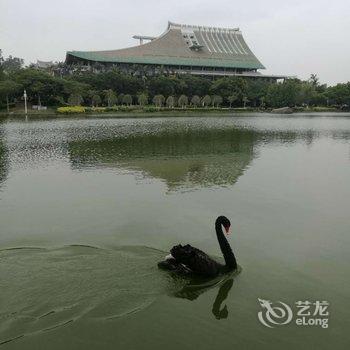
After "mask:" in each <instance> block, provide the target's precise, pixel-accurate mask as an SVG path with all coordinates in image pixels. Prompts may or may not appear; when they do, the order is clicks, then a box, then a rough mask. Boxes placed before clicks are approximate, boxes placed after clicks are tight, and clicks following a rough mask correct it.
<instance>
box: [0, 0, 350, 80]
mask: <svg viewBox="0 0 350 350" xmlns="http://www.w3.org/2000/svg"><path fill="white" fill-rule="evenodd" d="M168 20H170V21H172V22H176V23H186V24H193V25H207V26H216V27H232V28H236V27H239V28H240V29H241V31H242V32H243V36H244V38H245V40H246V41H247V43H248V45H249V46H250V48H251V49H252V51H253V52H254V53H255V55H256V56H257V57H258V58H259V59H260V61H261V62H262V63H263V64H264V65H265V66H266V68H267V69H266V70H264V71H263V73H266V74H282V75H291V76H297V77H298V78H300V79H307V78H308V77H309V76H310V74H311V73H316V74H317V75H318V76H319V78H320V81H321V82H322V83H327V84H329V85H334V84H336V83H342V82H348V81H350V64H349V63H350V40H349V39H350V38H349V37H350V0H244V1H242V0H240V1H236V0H215V1H213V0H176V1H174V0H172V1H170V0H162V1H160V0H122V1H119V0H58V1H57V0H55V1H52V0H32V1H29V0H0V49H2V50H3V55H4V56H8V55H12V56H16V57H21V58H24V59H25V62H26V63H27V64H28V63H30V62H36V60H37V59H39V60H43V61H51V60H52V61H63V60H64V59H65V53H66V51H70V50H79V51H84V50H87V51H89V50H107V49H119V48H124V47H128V46H133V45H136V44H137V41H136V40H135V39H132V36H133V35H135V34H142V35H150V36H157V35H160V34H161V33H163V32H164V31H165V29H166V27H167V23H168Z"/></svg>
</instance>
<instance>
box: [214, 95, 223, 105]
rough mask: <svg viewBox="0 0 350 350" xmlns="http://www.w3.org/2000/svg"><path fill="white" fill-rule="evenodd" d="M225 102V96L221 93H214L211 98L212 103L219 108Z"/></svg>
mask: <svg viewBox="0 0 350 350" xmlns="http://www.w3.org/2000/svg"><path fill="white" fill-rule="evenodd" d="M222 102H223V98H222V97H221V96H219V95H214V96H212V98H211V103H212V106H213V107H216V108H218V107H219V106H220V105H221V104H222Z"/></svg>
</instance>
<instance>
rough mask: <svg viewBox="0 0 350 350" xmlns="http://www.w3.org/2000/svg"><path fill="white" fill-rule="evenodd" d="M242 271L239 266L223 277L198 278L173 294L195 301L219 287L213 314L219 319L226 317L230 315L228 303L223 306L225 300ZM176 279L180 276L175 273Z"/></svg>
mask: <svg viewBox="0 0 350 350" xmlns="http://www.w3.org/2000/svg"><path fill="white" fill-rule="evenodd" d="M241 271H242V268H241V267H240V266H238V269H237V270H236V271H234V272H232V273H229V274H227V275H225V276H221V278H219V279H218V278H216V279H214V280H210V281H206V282H205V281H203V280H202V281H200V280H198V279H196V280H191V282H189V283H188V284H186V285H185V286H184V287H182V288H181V289H180V290H178V291H176V292H175V293H174V294H173V296H175V297H176V298H182V299H187V300H190V301H194V300H196V299H198V297H199V296H200V295H201V294H204V293H206V292H208V291H209V290H212V289H213V288H215V287H219V288H218V292H217V295H216V298H215V300H214V303H213V305H212V310H211V312H212V314H213V315H214V317H215V318H216V319H217V320H221V319H226V318H228V315H229V310H228V307H227V304H225V305H224V306H222V304H223V302H224V301H225V300H226V299H227V297H228V294H229V293H230V290H231V288H232V286H233V282H234V279H235V277H236V276H237V275H238V274H239V273H240V272H241ZM173 278H174V279H177V278H179V276H177V275H175V274H174V275H173Z"/></svg>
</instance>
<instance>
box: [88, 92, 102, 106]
mask: <svg viewBox="0 0 350 350" xmlns="http://www.w3.org/2000/svg"><path fill="white" fill-rule="evenodd" d="M101 102H102V99H101V96H100V95H99V94H94V95H92V96H91V104H92V106H93V107H98V105H99V104H101Z"/></svg>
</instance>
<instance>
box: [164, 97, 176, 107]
mask: <svg viewBox="0 0 350 350" xmlns="http://www.w3.org/2000/svg"><path fill="white" fill-rule="evenodd" d="M165 104H166V106H167V107H168V108H174V106H175V98H174V96H168V98H167V99H166V101H165Z"/></svg>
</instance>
